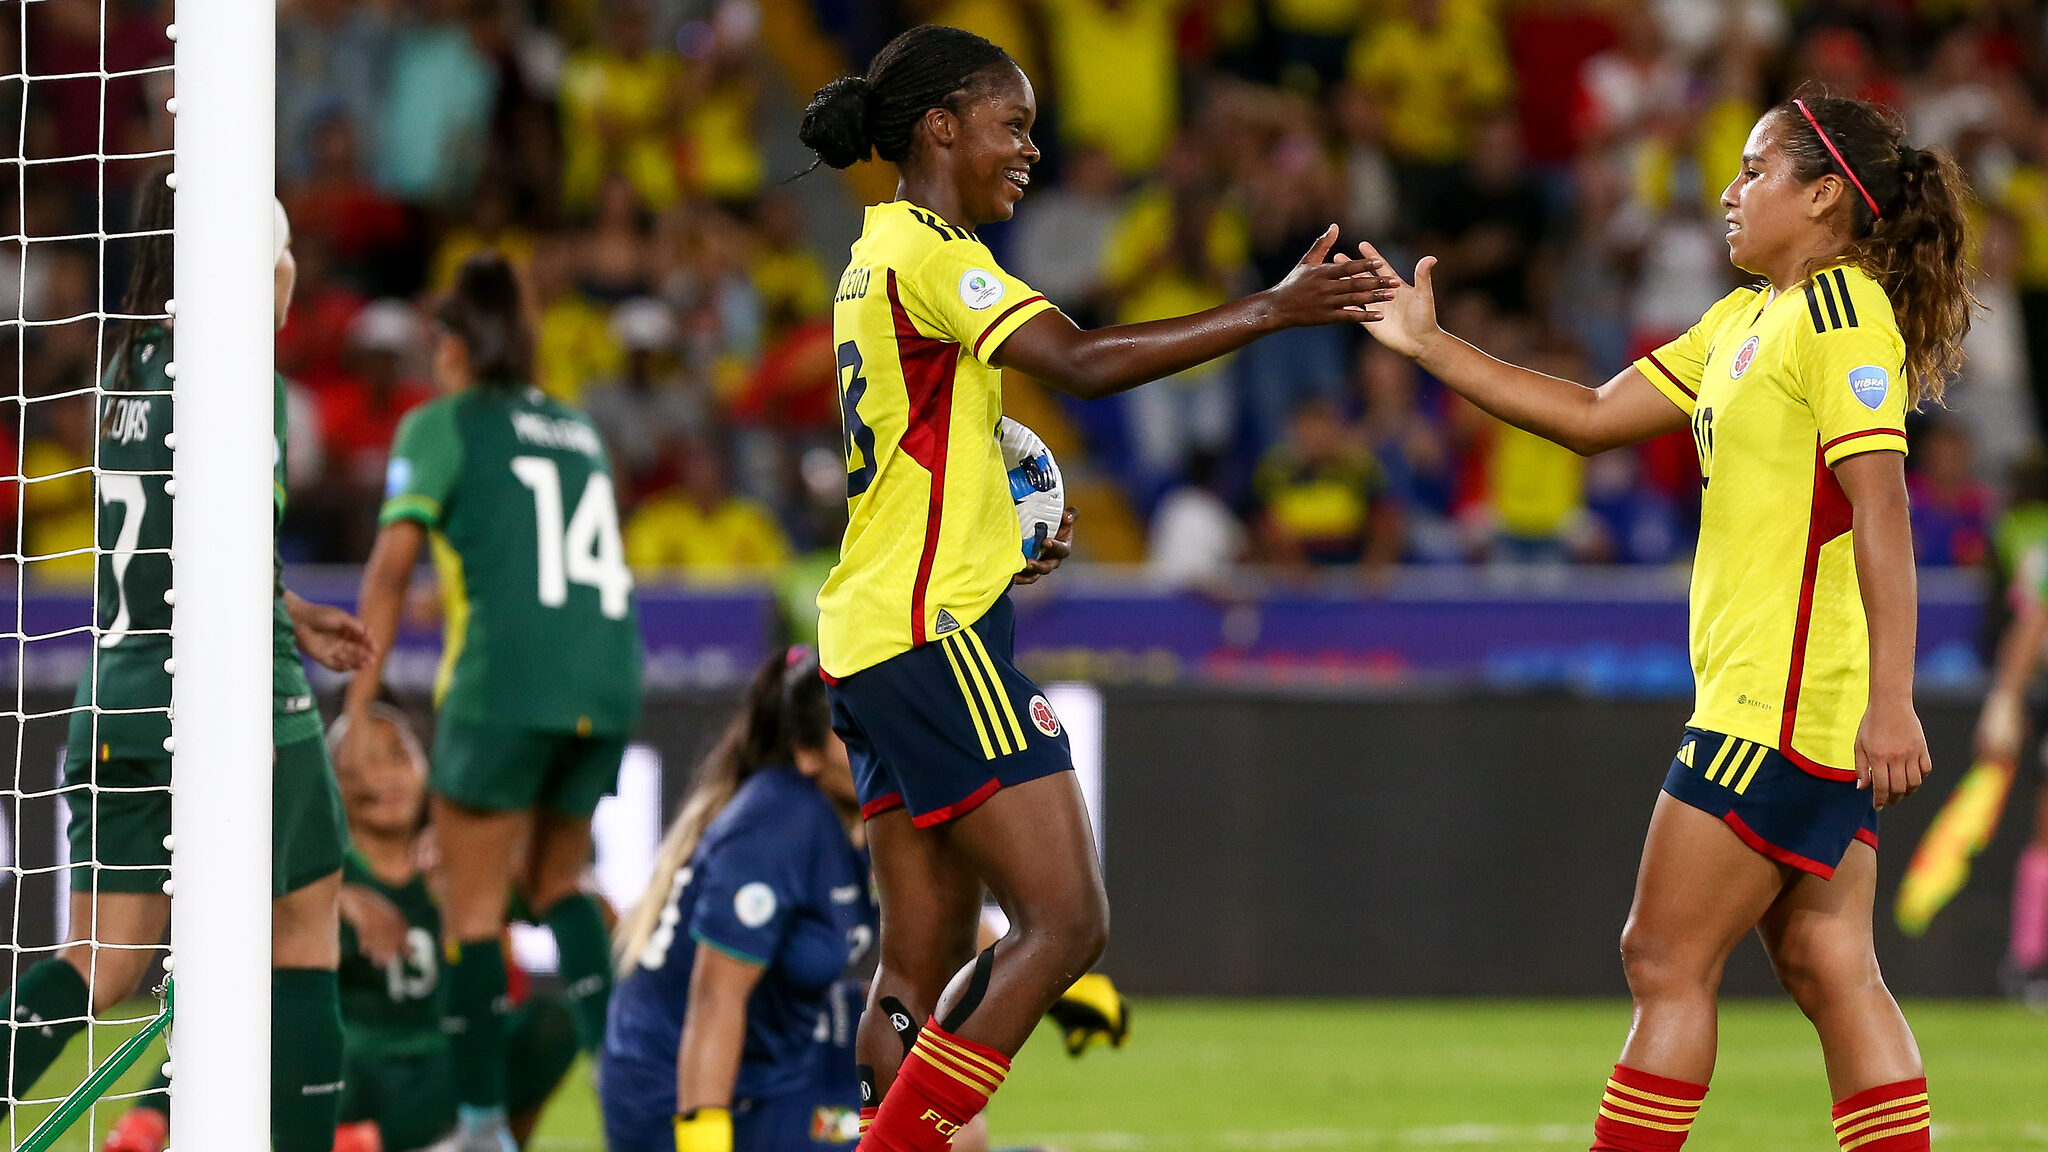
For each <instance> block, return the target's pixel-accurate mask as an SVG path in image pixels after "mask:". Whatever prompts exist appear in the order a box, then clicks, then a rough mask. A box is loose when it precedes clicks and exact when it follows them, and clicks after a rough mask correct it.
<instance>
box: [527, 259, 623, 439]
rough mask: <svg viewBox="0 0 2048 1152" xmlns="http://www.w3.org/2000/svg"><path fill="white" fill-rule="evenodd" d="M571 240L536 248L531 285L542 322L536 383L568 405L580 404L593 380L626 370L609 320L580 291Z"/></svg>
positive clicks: (537, 341)
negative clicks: (585, 390) (577, 284)
mask: <svg viewBox="0 0 2048 1152" xmlns="http://www.w3.org/2000/svg"><path fill="white" fill-rule="evenodd" d="M572 245H573V241H571V240H568V239H565V238H564V239H554V240H549V241H546V242H544V243H542V244H541V245H540V246H538V247H537V248H535V249H534V252H533V264H532V285H533V296H534V303H535V306H536V307H537V308H539V310H540V322H539V324H538V325H537V326H536V328H535V334H534V349H533V363H534V378H535V380H536V381H537V382H538V383H539V384H540V389H541V391H543V392H546V393H547V394H548V395H550V396H553V397H554V398H555V399H557V400H560V401H562V402H564V403H567V404H581V403H582V402H583V390H584V388H586V387H587V386H589V384H590V383H591V382H592V381H594V380H601V379H609V378H611V377H613V376H616V375H618V374H619V371H620V369H621V368H622V367H623V366H624V365H625V358H626V356H625V352H624V350H623V349H621V348H620V347H619V344H618V341H617V340H615V339H613V338H612V332H611V316H610V313H608V312H607V311H606V310H605V309H603V308H600V307H599V306H598V305H597V304H596V303H595V302H593V301H592V300H590V299H589V298H588V297H586V296H584V295H583V294H582V293H581V292H579V291H577V289H576V279H575V277H576V253H575V251H574V248H573V246H572Z"/></svg>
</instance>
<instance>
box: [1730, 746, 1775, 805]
mask: <svg viewBox="0 0 2048 1152" xmlns="http://www.w3.org/2000/svg"><path fill="white" fill-rule="evenodd" d="M1770 754H1771V750H1770V749H1769V748H1766V747H1764V746H1762V745H1758V746H1757V750H1756V755H1755V756H1753V757H1751V758H1750V761H1749V771H1747V772H1744V773H1743V774H1742V780H1741V781H1740V782H1738V783H1737V784H1736V785H1735V794H1736V795H1737V796H1740V795H1742V794H1743V793H1745V792H1748V791H1749V782H1750V781H1751V780H1754V779H1756V770H1757V769H1759V768H1761V767H1763V766H1764V757H1766V756H1768V755H1770Z"/></svg>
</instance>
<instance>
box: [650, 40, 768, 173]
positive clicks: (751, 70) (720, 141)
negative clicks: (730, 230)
mask: <svg viewBox="0 0 2048 1152" xmlns="http://www.w3.org/2000/svg"><path fill="white" fill-rule="evenodd" d="M759 19H760V17H759V16H758V14H756V11H755V9H754V7H753V5H751V4H720V5H719V6H718V9H717V12H716V13H715V14H714V15H713V16H712V18H711V20H710V21H709V23H697V24H689V25H685V26H684V27H685V30H686V31H685V43H684V45H683V48H684V51H685V52H687V53H689V56H690V61H691V67H690V69H689V74H688V78H687V80H686V81H685V84H684V97H683V102H682V118H683V139H682V141H681V145H682V150H681V153H680V156H681V167H682V176H683V185H684V187H685V189H686V190H687V191H688V192H690V193H692V194H694V195H698V196H703V197H706V198H708V199H711V200H715V201H717V202H718V203H720V204H723V205H725V206H727V207H728V208H732V207H738V206H741V205H744V204H746V203H748V202H749V201H751V200H752V199H753V198H754V197H755V196H757V195H759V194H760V192H761V186H762V184H763V182H764V181H763V172H764V167H763V164H762V160H761V151H760V149H759V148H758V147H756V146H755V144H754V104H755V101H756V100H757V98H758V95H759V92H758V89H759V87H760V75H759V67H758V64H757V62H756V54H755V31H756V24H757V23H758V21H759ZM650 202H652V201H650ZM655 206H656V207H657V208H659V207H664V206H665V205H664V204H661V203H655Z"/></svg>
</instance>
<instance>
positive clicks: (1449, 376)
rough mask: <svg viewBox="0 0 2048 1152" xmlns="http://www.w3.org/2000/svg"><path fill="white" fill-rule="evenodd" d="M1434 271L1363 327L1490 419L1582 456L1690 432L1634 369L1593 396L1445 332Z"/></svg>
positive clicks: (1374, 258) (1421, 267)
mask: <svg viewBox="0 0 2048 1152" xmlns="http://www.w3.org/2000/svg"><path fill="white" fill-rule="evenodd" d="M1358 251H1359V257H1358V258H1359V259H1363V260H1366V261H1371V262H1379V263H1381V264H1382V265H1383V264H1384V261H1383V260H1382V259H1381V257H1380V254H1379V252H1378V251H1377V250H1376V249H1374V248H1373V246H1372V245H1371V244H1366V243H1361V244H1360V245H1359V246H1358ZM1353 262H1354V263H1355V262H1356V261H1355V260H1354V261H1353ZM1435 266H1436V257H1434V256H1425V257H1423V258H1422V261H1421V262H1420V263H1418V264H1417V265H1416V266H1415V280H1414V282H1413V283H1410V282H1408V281H1406V280H1403V279H1401V277H1400V276H1399V274H1397V273H1393V272H1391V271H1390V272H1388V273H1387V275H1389V276H1391V277H1392V278H1393V281H1394V284H1395V285H1396V286H1395V288H1394V290H1393V293H1392V298H1391V299H1389V300H1388V301H1387V303H1385V304H1383V305H1381V306H1380V307H1379V309H1378V316H1377V317H1376V318H1375V317H1372V316H1368V317H1366V318H1365V319H1364V321H1363V323H1364V324H1365V330H1366V331H1367V332H1370V333H1372V334H1373V336H1374V337H1375V338H1377V339H1378V340H1379V342H1380V343H1382V344H1385V345H1386V346H1387V347H1389V348H1391V349H1393V350H1394V351H1396V352H1399V353H1400V354H1401V355H1403V356H1406V357H1408V358H1409V359H1411V360H1413V361H1415V362H1416V363H1417V364H1420V365H1421V366H1422V368H1423V370H1424V371H1427V372H1428V373H1429V374H1430V375H1431V376H1434V377H1436V378H1437V379H1438V380H1441V381H1443V382H1444V384H1445V385H1446V386H1447V387H1449V388H1450V389H1451V390H1453V391H1455V392H1457V393H1458V394H1459V395H1460V396H1463V397H1464V398H1465V399H1467V400H1470V401H1471V402H1472V403H1474V404H1476V405H1478V406H1479V408H1481V409H1482V410H1484V411H1485V412H1487V413H1488V414H1490V415H1492V416H1494V417H1497V418H1499V419H1501V420H1504V421H1506V422H1507V423H1509V424H1513V425H1514V426H1515V427H1517V428H1521V429H1524V430H1526V431H1529V432H1533V433H1535V434H1536V435H1538V436H1541V437H1543V438H1544V439H1546V440H1550V441H1553V442H1555V443H1557V444H1559V445H1562V446H1563V447H1566V448H1569V449H1571V450H1572V451H1574V452H1577V453H1579V454H1580V455H1582V456H1593V455H1597V454H1599V453H1601V452H1605V451H1607V450H1608V449H1610V448H1618V447H1620V446H1622V445H1624V444H1634V443H1636V442H1638V441H1641V440H1648V439H1650V438H1651V437H1654V436H1661V435H1663V434H1664V433H1666V432H1675V431H1678V430H1679V429H1681V428H1684V427H1685V426H1686V415H1685V413H1684V412H1682V411H1680V410H1679V408H1678V406H1677V405H1676V404H1673V403H1672V402H1671V401H1670V400H1669V399H1668V398H1666V397H1665V395H1664V394H1663V393H1662V392H1659V391H1657V388H1656V386H1655V385H1653V384H1651V383H1650V381H1649V380H1648V379H1647V378H1646V377H1644V376H1643V374H1642V373H1641V372H1639V371H1637V370H1636V369H1635V368H1634V367H1629V368H1625V369H1623V370H1622V371H1621V372H1620V374H1618V375H1616V376H1615V377H1614V379H1612V380H1609V381H1608V382H1607V383H1605V384H1602V385H1600V386H1599V387H1597V388H1588V387H1586V386H1584V385H1582V384H1579V383H1577V382H1575V381H1571V380H1561V379H1559V378H1558V377H1555V376H1549V375H1546V374H1544V373H1542V372H1535V371H1531V370H1530V369H1527V368H1523V367H1520V366H1518V365H1514V364H1509V363H1507V362H1506V361H1504V360H1497V359H1495V358H1493V357H1492V356H1488V355H1487V354H1486V353H1484V352H1482V351H1480V350H1479V349H1478V348H1475V347H1473V346H1472V345H1471V344H1468V343H1466V342H1465V341H1463V340H1460V339H1458V338H1457V337H1456V336H1453V335H1451V334H1450V333H1448V332H1446V331H1444V330H1443V327H1442V326H1441V325H1439V324H1438V323H1437V319H1436V295H1435V288H1434V286H1433V284H1432V280H1431V269H1433V268H1434V267H1435ZM1019 334H1020V335H1021V334H1022V333H1019Z"/></svg>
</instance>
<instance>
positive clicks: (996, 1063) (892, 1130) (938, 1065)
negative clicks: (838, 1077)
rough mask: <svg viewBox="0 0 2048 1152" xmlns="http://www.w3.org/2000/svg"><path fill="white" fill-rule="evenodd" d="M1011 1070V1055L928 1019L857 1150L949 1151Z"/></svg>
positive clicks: (886, 1151) (861, 1151) (895, 1151)
mask: <svg viewBox="0 0 2048 1152" xmlns="http://www.w3.org/2000/svg"><path fill="white" fill-rule="evenodd" d="M1009 1072H1010V1059H1009V1057H1007V1056H1004V1055H1003V1054H1002V1053H1000V1052H998V1051H996V1050H995V1049H993V1048H988V1047H985V1046H983V1045H980V1044H976V1043H975V1042H974V1041H972V1040H962V1039H961V1038H959V1037H958V1036H955V1035H953V1034H952V1033H950V1032H947V1031H946V1030H945V1029H944V1028H941V1027H939V1024H938V1021H936V1020H927V1021H926V1022H925V1026H924V1028H923V1029H922V1030H921V1031H919V1032H918V1034H917V1043H916V1044H913V1045H912V1046H911V1048H910V1054H909V1055H908V1056H905V1057H904V1058H903V1064H902V1066H901V1067H900V1068H898V1069H897V1070H896V1082H895V1083H893V1084H891V1085H889V1092H888V1094H887V1095H886V1096H884V1097H883V1098H882V1106H881V1108H880V1109H878V1110H877V1111H876V1112H875V1120H874V1123H873V1124H870V1125H869V1126H868V1130H867V1131H866V1132H865V1133H864V1134H863V1135H862V1136H861V1138H860V1145H859V1147H858V1149H857V1150H856V1152H945V1150H946V1148H947V1146H948V1145H950V1144H952V1143H953V1135H954V1133H956V1132H958V1131H960V1129H962V1128H964V1127H966V1126H967V1122H968V1121H969V1120H972V1119H974V1118H975V1117H976V1116H979V1115H981V1110H982V1109H983V1108H985V1107H987V1106H988V1098H989V1097H990V1096H992V1095H994V1094H995V1090H996V1089H997V1088H1000V1087H1002V1084H1003V1077H1005V1076H1007V1075H1009Z"/></svg>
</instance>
